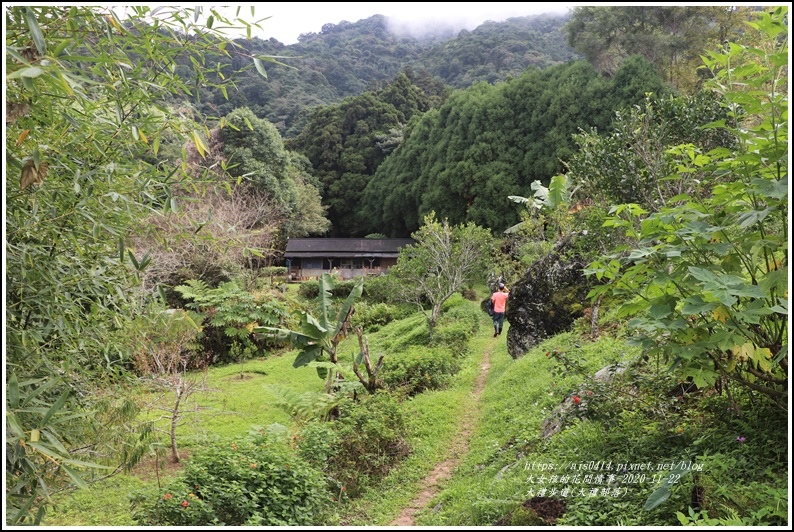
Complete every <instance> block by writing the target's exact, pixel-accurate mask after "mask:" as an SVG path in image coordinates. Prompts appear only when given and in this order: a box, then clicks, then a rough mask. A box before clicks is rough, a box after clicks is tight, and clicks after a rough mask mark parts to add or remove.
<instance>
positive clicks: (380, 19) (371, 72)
mask: <svg viewBox="0 0 794 532" xmlns="http://www.w3.org/2000/svg"><path fill="white" fill-rule="evenodd" d="M566 21H567V16H564V15H540V16H529V17H516V18H511V19H509V20H507V21H505V22H486V23H485V24H483V25H481V26H480V27H478V28H476V29H475V30H473V31H470V32H469V31H466V30H464V31H462V32H460V34H458V35H457V36H455V35H454V34H453V33H452V31H451V30H445V29H444V28H440V29H439V30H437V32H436V33H434V34H432V35H429V36H425V37H421V38H420V37H413V36H407V35H397V34H395V33H392V31H390V29H389V26H388V20H387V18H386V17H384V16H383V15H374V16H372V17H369V18H367V19H364V20H360V21H358V22H353V23H351V22H344V21H343V22H341V23H339V24H326V25H324V26H323V28H322V31H321V32H320V33H309V34H304V35H301V37H300V39H299V42H298V43H296V44H293V45H284V44H282V43H281V42H279V41H277V40H276V39H267V40H263V39H259V38H256V37H255V38H253V39H251V40H246V39H238V40H236V41H235V43H236V44H237V45H238V46H239V47H240V48H239V50H237V51H236V52H235V53H234V54H232V59H223V58H220V59H219V60H220V61H221V63H223V61H226V62H231V65H230V66H231V67H233V68H234V69H239V68H240V67H241V66H242V65H243V64H244V63H248V62H250V57H251V56H257V55H270V56H277V57H278V58H279V59H278V61H279V63H280V64H275V63H270V64H266V65H265V66H266V68H267V79H264V78H263V77H262V76H260V75H259V74H258V73H257V72H256V71H255V70H250V71H248V72H245V73H243V75H242V76H241V77H240V79H239V80H238V81H237V87H238V90H235V91H232V90H229V91H228V92H227V94H226V95H224V94H223V93H222V92H221V91H220V90H218V89H214V90H208V91H202V94H201V102H199V103H198V104H197V108H198V109H199V111H200V112H202V113H203V114H206V115H208V116H218V117H219V116H224V115H226V114H228V113H229V112H231V111H232V110H233V109H236V108H238V107H248V108H250V109H251V110H252V111H253V112H254V114H256V115H257V116H258V117H260V118H266V119H267V120H269V121H270V122H272V123H273V124H274V125H275V126H276V128H277V129H278V130H279V132H280V133H281V135H282V136H283V137H284V138H290V137H294V136H296V135H297V134H298V133H300V131H301V130H302V129H303V127H304V126H305V125H306V123H307V122H308V119H309V109H311V108H313V107H316V106H320V105H328V104H332V103H337V102H339V101H341V100H343V99H344V98H347V97H350V96H355V95H358V94H360V93H362V92H364V91H365V90H367V89H369V88H371V85H372V84H373V83H376V82H382V81H390V80H391V79H393V78H394V76H395V75H397V73H398V72H400V71H401V70H403V69H404V68H406V67H408V68H411V69H412V70H413V71H415V72H426V73H427V74H428V75H430V76H436V77H438V78H440V79H441V80H443V81H444V82H445V83H446V84H448V85H450V86H452V87H456V88H463V87H466V86H468V85H471V84H472V83H473V82H475V81H481V80H482V81H488V82H494V81H499V80H503V79H506V78H507V77H509V76H516V75H519V74H520V73H521V72H523V70H524V69H526V68H527V67H529V66H539V67H545V66H548V65H553V64H558V63H561V62H564V61H567V60H570V59H573V58H576V57H581V56H579V55H578V53H577V52H575V51H574V50H573V49H572V48H571V47H570V46H568V44H567V43H566V37H565V34H564V33H563V32H562V27H563V25H564V24H565V22H566ZM227 95H228V99H227V98H226V96H227Z"/></svg>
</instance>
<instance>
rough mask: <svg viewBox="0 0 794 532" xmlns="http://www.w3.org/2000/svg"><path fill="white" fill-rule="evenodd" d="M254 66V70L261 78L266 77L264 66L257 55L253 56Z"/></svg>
mask: <svg viewBox="0 0 794 532" xmlns="http://www.w3.org/2000/svg"><path fill="white" fill-rule="evenodd" d="M254 66H255V67H256V71H257V72H259V74H260V75H261V76H262V77H263V78H265V79H267V72H265V67H264V65H262V61H261V60H260V59H259V58H258V57H254Z"/></svg>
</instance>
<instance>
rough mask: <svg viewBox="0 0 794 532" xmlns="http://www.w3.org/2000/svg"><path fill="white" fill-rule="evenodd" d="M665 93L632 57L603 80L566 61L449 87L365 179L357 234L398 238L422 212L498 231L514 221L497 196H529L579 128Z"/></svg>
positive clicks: (600, 124) (565, 153) (646, 66)
mask: <svg viewBox="0 0 794 532" xmlns="http://www.w3.org/2000/svg"><path fill="white" fill-rule="evenodd" d="M666 90H667V89H666V87H665V85H664V83H663V82H662V81H661V79H660V78H659V77H658V75H657V74H656V72H655V71H654V69H653V66H652V65H651V64H650V63H648V62H647V61H645V60H644V59H642V58H634V59H633V60H632V61H627V62H626V63H624V65H623V67H622V68H621V70H620V71H618V72H617V74H616V75H615V76H614V77H613V78H605V77H603V76H601V75H599V74H598V73H596V72H595V70H594V69H593V68H592V67H591V66H590V64H589V63H586V62H584V61H576V62H571V63H568V64H565V65H559V66H555V67H550V68H548V69H545V70H538V69H531V70H529V71H528V72H527V73H526V74H524V75H523V76H521V77H519V78H517V79H514V80H510V81H507V82H503V83H499V84H496V85H489V84H486V83H479V84H477V85H475V86H473V87H471V88H470V89H468V90H465V91H460V92H457V93H455V94H453V96H451V97H450V98H449V99H448V100H447V102H445V103H444V105H442V106H441V107H439V108H438V109H434V110H432V111H430V112H428V113H426V114H425V115H423V116H422V117H421V119H419V120H418V121H417V122H416V124H415V126H414V127H413V128H412V129H411V131H410V133H409V134H406V140H405V142H404V143H403V144H402V145H401V146H399V147H398V148H397V149H396V150H395V151H394V152H393V154H392V155H391V156H390V157H388V158H387V159H386V160H385V161H384V163H383V165H381V166H380V167H379V168H378V169H377V171H376V172H375V174H374V175H373V176H372V179H371V180H370V182H369V183H368V185H367V187H366V189H365V190H364V192H363V194H362V201H361V203H360V204H359V205H358V206H357V208H356V213H357V217H358V219H359V220H360V221H361V225H362V232H364V233H366V232H369V231H376V230H377V231H380V232H383V233H386V234H389V235H392V236H398V235H400V236H402V235H407V234H410V233H411V232H413V231H415V230H416V229H418V227H419V225H420V224H421V220H422V217H423V216H424V215H425V214H427V213H429V212H431V211H435V212H436V213H437V214H438V215H439V216H441V217H446V218H449V220H450V221H451V222H453V223H462V222H475V223H477V224H479V225H483V226H485V227H489V228H491V229H494V230H499V231H500V230H504V229H506V228H507V227H509V226H511V225H513V224H515V223H516V222H517V221H518V212H517V210H516V209H515V208H514V207H513V205H512V203H511V202H510V201H509V200H508V199H507V196H509V195H519V196H529V195H531V190H530V185H531V183H532V182H533V181H540V182H542V183H548V182H549V180H550V179H551V177H552V176H553V175H554V174H555V173H559V172H561V171H562V170H563V161H565V160H566V159H567V158H568V157H570V155H571V154H572V153H573V151H574V147H575V145H574V142H573V135H574V134H575V133H577V132H578V131H579V129H580V128H589V127H594V128H596V129H597V130H599V131H609V129H610V123H611V121H612V118H613V117H614V114H615V111H617V110H619V109H621V108H623V107H629V106H632V105H636V104H638V103H640V102H642V100H643V99H644V97H645V93H646V92H651V93H656V94H664V93H665V92H666ZM350 207H351V208H355V206H353V205H351V206H350ZM332 223H333V219H332Z"/></svg>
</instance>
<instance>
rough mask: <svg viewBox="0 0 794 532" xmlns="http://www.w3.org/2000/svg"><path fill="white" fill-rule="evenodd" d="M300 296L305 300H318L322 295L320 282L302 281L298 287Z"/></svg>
mask: <svg viewBox="0 0 794 532" xmlns="http://www.w3.org/2000/svg"><path fill="white" fill-rule="evenodd" d="M298 295H299V296H300V297H302V298H303V299H316V298H317V296H319V295H320V282H319V281H313V280H310V281H302V282H301V284H300V286H299V287H298Z"/></svg>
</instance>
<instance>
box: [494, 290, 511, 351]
mask: <svg viewBox="0 0 794 532" xmlns="http://www.w3.org/2000/svg"><path fill="white" fill-rule="evenodd" d="M509 296H510V290H508V289H507V287H506V286H505V284H504V283H499V290H497V291H496V292H494V293H493V294H491V301H493V336H494V338H496V337H497V336H499V335H500V334H502V325H504V322H505V304H506V303H507V298H508V297H509Z"/></svg>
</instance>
